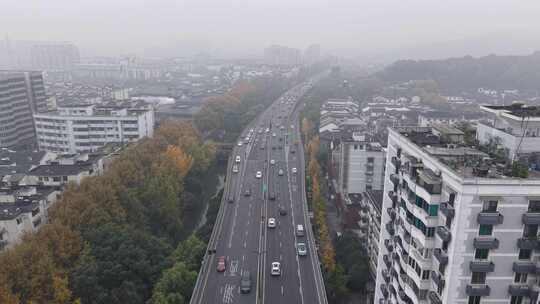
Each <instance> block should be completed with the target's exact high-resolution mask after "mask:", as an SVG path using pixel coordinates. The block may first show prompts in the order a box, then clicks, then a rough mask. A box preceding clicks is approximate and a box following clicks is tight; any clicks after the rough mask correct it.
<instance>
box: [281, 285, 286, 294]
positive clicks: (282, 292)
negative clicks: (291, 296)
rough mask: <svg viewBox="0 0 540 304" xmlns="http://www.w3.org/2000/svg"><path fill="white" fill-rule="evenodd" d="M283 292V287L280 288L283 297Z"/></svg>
mask: <svg viewBox="0 0 540 304" xmlns="http://www.w3.org/2000/svg"><path fill="white" fill-rule="evenodd" d="M284 294H285V293H284V291H283V285H282V286H281V295H284Z"/></svg>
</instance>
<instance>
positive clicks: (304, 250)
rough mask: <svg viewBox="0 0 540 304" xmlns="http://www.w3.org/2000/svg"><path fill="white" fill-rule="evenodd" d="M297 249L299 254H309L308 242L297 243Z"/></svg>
mask: <svg viewBox="0 0 540 304" xmlns="http://www.w3.org/2000/svg"><path fill="white" fill-rule="evenodd" d="M296 251H297V252H298V255H299V256H306V255H307V247H306V244H305V243H298V244H296Z"/></svg>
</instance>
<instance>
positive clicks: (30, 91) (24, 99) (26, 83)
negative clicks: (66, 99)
mask: <svg viewBox="0 0 540 304" xmlns="http://www.w3.org/2000/svg"><path fill="white" fill-rule="evenodd" d="M46 99H47V97H46V95H45V86H44V85H43V76H42V74H41V72H19V71H0V147H13V146H20V145H28V144H30V145H32V144H34V143H35V138H36V134H35V129H34V122H33V116H32V115H33V114H35V113H39V112H44V111H46V110H47V102H46Z"/></svg>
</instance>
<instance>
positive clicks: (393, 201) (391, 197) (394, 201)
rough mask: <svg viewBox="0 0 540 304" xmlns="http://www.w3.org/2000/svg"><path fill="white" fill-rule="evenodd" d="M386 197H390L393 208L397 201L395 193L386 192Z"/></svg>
mask: <svg viewBox="0 0 540 304" xmlns="http://www.w3.org/2000/svg"><path fill="white" fill-rule="evenodd" d="M388 197H390V200H391V201H392V206H393V207H395V205H396V204H397V199H398V196H397V193H395V192H394V191H388Z"/></svg>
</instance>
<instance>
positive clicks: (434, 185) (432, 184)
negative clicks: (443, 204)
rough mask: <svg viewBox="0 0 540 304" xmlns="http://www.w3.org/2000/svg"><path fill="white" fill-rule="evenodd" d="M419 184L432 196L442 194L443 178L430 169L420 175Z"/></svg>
mask: <svg viewBox="0 0 540 304" xmlns="http://www.w3.org/2000/svg"><path fill="white" fill-rule="evenodd" d="M417 184H418V186H420V187H422V188H424V189H425V190H426V191H427V193H429V194H431V195H434V194H435V195H437V194H441V189H442V181H441V178H440V177H439V176H437V175H435V173H434V172H433V171H431V170H429V169H424V170H422V171H420V172H419V173H418V178H417Z"/></svg>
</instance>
